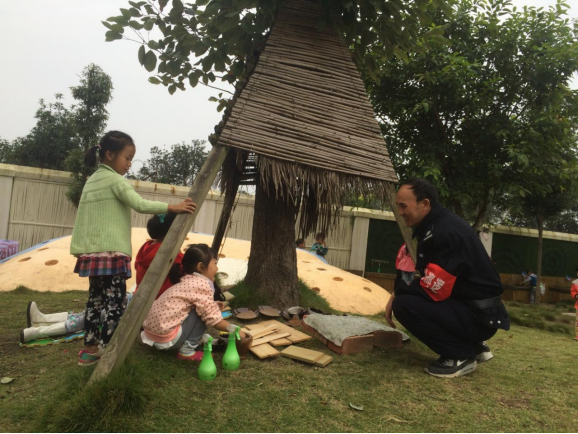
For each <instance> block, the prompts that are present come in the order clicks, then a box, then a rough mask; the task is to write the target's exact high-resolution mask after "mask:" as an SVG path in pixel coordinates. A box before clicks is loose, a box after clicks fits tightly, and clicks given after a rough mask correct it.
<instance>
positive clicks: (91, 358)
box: [78, 350, 100, 366]
mask: <svg viewBox="0 0 578 434" xmlns="http://www.w3.org/2000/svg"><path fill="white" fill-rule="evenodd" d="M99 360H100V356H99V355H98V353H89V352H88V351H86V350H80V352H79V353H78V366H89V365H94V364H95V363H96V362H98V361H99Z"/></svg>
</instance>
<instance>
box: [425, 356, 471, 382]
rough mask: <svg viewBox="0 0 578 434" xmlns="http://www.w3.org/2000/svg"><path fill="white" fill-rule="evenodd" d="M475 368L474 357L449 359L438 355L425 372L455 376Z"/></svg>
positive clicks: (447, 376)
mask: <svg viewBox="0 0 578 434" xmlns="http://www.w3.org/2000/svg"><path fill="white" fill-rule="evenodd" d="M475 369H476V360H475V359H464V360H458V359H450V358H448V357H440V358H439V359H438V360H437V361H435V362H433V363H430V364H429V365H428V367H427V368H425V372H426V373H428V374H430V375H433V376H434V377H441V378H455V377H461V376H462V375H466V374H469V373H470V372H473V371H474V370H475Z"/></svg>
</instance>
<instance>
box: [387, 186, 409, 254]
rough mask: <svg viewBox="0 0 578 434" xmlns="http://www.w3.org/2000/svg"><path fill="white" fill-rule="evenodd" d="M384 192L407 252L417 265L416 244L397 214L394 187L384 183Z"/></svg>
mask: <svg viewBox="0 0 578 434" xmlns="http://www.w3.org/2000/svg"><path fill="white" fill-rule="evenodd" d="M385 188H386V192H387V198H388V200H389V206H390V207H391V211H392V212H393V215H394V216H395V220H396V221H397V225H398V226H399V230H400V231H401V235H402V236H403V240H404V241H405V244H406V245H407V248H408V250H409V254H410V255H411V257H412V259H413V262H414V263H415V264H417V243H416V242H415V240H414V239H413V238H412V234H411V231H410V230H409V228H408V227H407V226H406V224H405V221H404V220H403V219H402V218H401V216H400V215H399V213H398V212H397V205H396V204H395V196H396V195H397V191H396V190H395V186H394V185H393V183H391V182H387V183H386V187H385Z"/></svg>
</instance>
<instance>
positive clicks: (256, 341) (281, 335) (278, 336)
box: [251, 333, 289, 347]
mask: <svg viewBox="0 0 578 434" xmlns="http://www.w3.org/2000/svg"><path fill="white" fill-rule="evenodd" d="M288 336H289V333H274V334H272V335H267V336H263V337H262V338H259V339H254V340H253V343H252V344H251V347H257V346H259V345H262V344H266V343H267V342H271V341H275V340H277V339H281V338H286V337H288Z"/></svg>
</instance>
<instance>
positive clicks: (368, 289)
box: [363, 286, 371, 292]
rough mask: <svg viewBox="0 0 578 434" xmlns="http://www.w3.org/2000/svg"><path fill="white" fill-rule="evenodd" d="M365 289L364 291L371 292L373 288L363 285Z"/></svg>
mask: <svg viewBox="0 0 578 434" xmlns="http://www.w3.org/2000/svg"><path fill="white" fill-rule="evenodd" d="M363 290H364V291H367V292H371V288H368V287H367V286H364V287H363Z"/></svg>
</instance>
